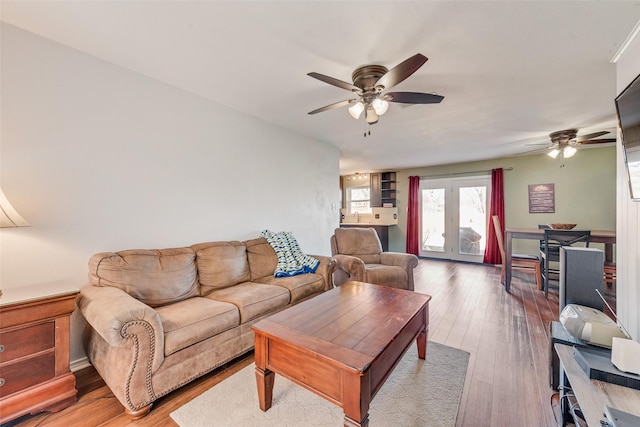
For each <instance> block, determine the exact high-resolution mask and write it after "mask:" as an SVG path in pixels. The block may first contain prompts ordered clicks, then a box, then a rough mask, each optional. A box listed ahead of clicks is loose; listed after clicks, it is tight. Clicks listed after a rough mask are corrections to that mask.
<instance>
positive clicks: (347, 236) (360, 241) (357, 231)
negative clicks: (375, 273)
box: [334, 227, 382, 264]
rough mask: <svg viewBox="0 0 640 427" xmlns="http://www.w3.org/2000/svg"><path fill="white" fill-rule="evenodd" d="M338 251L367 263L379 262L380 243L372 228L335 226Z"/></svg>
mask: <svg viewBox="0 0 640 427" xmlns="http://www.w3.org/2000/svg"><path fill="white" fill-rule="evenodd" d="M334 235H335V237H336V246H337V249H338V253H339V254H342V255H352V256H356V257H358V258H360V259H361V260H362V261H364V262H365V263H367V264H379V263H380V252H382V245H381V244H380V238H379V237H378V234H377V233H376V232H375V230H374V229H373V228H351V227H350V228H336V230H335V234H334Z"/></svg>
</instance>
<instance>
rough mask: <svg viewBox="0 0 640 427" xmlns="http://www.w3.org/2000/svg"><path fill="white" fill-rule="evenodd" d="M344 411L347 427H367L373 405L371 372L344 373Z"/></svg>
mask: <svg viewBox="0 0 640 427" xmlns="http://www.w3.org/2000/svg"><path fill="white" fill-rule="evenodd" d="M342 387H343V390H342V398H343V402H342V409H343V410H344V426H345V427H367V426H368V425H369V404H370V403H371V372H370V371H369V370H366V371H365V372H363V373H362V374H354V373H352V372H346V371H343V372H342Z"/></svg>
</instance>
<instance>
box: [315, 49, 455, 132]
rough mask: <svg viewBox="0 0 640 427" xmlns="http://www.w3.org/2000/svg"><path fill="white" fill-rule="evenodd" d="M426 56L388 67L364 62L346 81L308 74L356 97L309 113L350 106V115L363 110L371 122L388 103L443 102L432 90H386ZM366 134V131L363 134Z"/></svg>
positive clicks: (356, 116) (441, 97)
mask: <svg viewBox="0 0 640 427" xmlns="http://www.w3.org/2000/svg"><path fill="white" fill-rule="evenodd" d="M425 62H427V57H426V56H424V55H421V54H419V53H418V54H416V55H414V56H412V57H410V58H408V59H406V60H405V61H403V62H401V63H400V64H398V65H396V66H395V67H394V68H392V69H391V70H388V69H387V68H386V67H384V66H382V65H365V66H362V67H359V68H357V69H356V70H355V71H354V72H353V74H352V76H351V78H352V80H353V84H352V83H347V82H344V81H342V80H338V79H336V78H333V77H329V76H325V75H323V74H319V73H309V74H307V75H308V76H311V77H313V78H315V79H318V80H320V81H323V82H325V83H329V84H330V85H333V86H336V87H339V88H341V89H345V90H348V91H350V92H352V93H353V94H354V95H355V98H352V99H347V100H344V101H340V102H336V103H333V104H329V105H325V106H324V107H321V108H318V109H316V110H313V111H310V112H309V114H317V113H321V112H323V111H327V110H331V109H333V108H338V107H344V106H347V105H350V107H349V114H351V116H352V117H353V118H354V119H359V118H360V116H361V115H362V113H363V112H364V113H365V115H364V117H365V120H366V122H367V123H368V124H370V125H372V124H374V123H377V122H378V118H379V116H381V115H383V114H384V113H385V112H386V111H387V109H388V108H389V102H399V103H403V104H437V103H440V102H442V100H443V99H444V97H443V96H440V95H435V94H431V93H420V92H386V93H383V91H384V90H385V89H389V88H391V87H393V86H395V85H397V84H399V83H401V82H403V81H404V80H405V79H407V78H408V77H409V76H411V75H412V74H413V73H415V72H416V71H417V70H418V69H419V68H420V67H422V65H424V63H425ZM365 136H366V133H365Z"/></svg>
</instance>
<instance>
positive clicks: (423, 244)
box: [420, 176, 491, 262]
mask: <svg viewBox="0 0 640 427" xmlns="http://www.w3.org/2000/svg"><path fill="white" fill-rule="evenodd" d="M490 189H491V177H489V176H486V177H485V176H482V177H472V178H470V177H465V178H447V179H432V180H421V181H420V236H421V239H420V256H424V257H430V258H443V259H452V260H457V261H470V262H482V259H483V256H484V249H485V246H486V242H487V225H488V224H489V191H490Z"/></svg>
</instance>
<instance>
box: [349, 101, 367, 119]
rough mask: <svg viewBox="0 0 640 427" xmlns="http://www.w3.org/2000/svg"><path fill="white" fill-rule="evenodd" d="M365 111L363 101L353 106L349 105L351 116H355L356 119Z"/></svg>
mask: <svg viewBox="0 0 640 427" xmlns="http://www.w3.org/2000/svg"><path fill="white" fill-rule="evenodd" d="M363 111H364V104H363V103H362V101H358V102H356V103H355V104H353V105H352V106H351V107H349V114H351V117H353V118H354V119H356V120H358V119H359V118H360V114H362V112H363Z"/></svg>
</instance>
